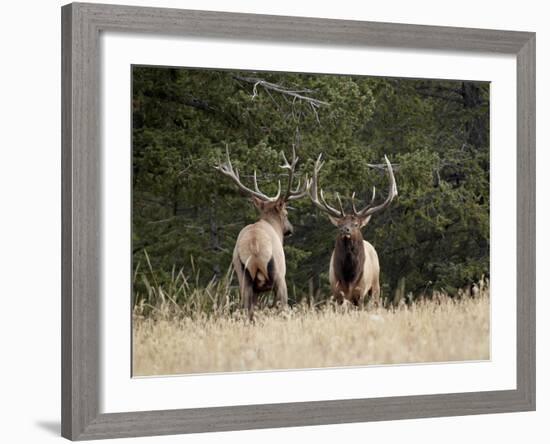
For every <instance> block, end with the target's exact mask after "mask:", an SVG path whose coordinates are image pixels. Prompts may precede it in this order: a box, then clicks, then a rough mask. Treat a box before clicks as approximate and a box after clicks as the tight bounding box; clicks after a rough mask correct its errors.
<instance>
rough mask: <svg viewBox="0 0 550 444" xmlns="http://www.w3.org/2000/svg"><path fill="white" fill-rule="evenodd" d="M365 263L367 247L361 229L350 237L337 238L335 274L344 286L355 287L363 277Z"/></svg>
mask: <svg viewBox="0 0 550 444" xmlns="http://www.w3.org/2000/svg"><path fill="white" fill-rule="evenodd" d="M364 264H365V248H364V247H363V236H362V235H361V231H360V230H357V231H355V232H354V233H353V234H352V235H351V237H350V238H348V239H346V238H345V237H343V236H338V237H337V238H336V246H335V247H334V274H335V276H336V279H337V281H338V282H340V284H341V285H342V286H344V287H347V288H346V289H345V290H347V289H349V288H353V287H354V286H355V284H356V283H357V282H358V281H359V280H360V279H361V276H362V274H363V266H364Z"/></svg>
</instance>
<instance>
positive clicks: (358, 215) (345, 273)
mask: <svg viewBox="0 0 550 444" xmlns="http://www.w3.org/2000/svg"><path fill="white" fill-rule="evenodd" d="M321 157H322V155H319V157H318V159H317V161H316V162H315V166H314V169H313V177H312V179H311V181H310V186H309V195H310V198H311V201H312V202H313V204H314V205H315V206H316V207H317V208H319V209H320V210H321V211H323V212H325V213H327V214H328V217H329V219H330V221H331V222H332V223H333V224H334V225H335V226H336V227H337V228H338V234H337V236H336V244H335V246H334V250H333V252H332V256H331V258H330V269H329V280H330V287H331V291H332V294H333V296H334V298H335V299H336V301H338V302H339V303H342V302H343V301H344V300H347V301H349V302H351V303H352V304H354V305H356V306H357V305H359V304H361V303H363V301H364V299H365V296H366V295H367V293H369V292H370V296H371V298H372V300H373V301H374V302H375V303H376V304H378V303H379V299H380V264H379V262H378V254H377V253H376V250H375V249H374V247H373V246H372V245H371V244H370V243H369V242H367V241H366V240H363V235H362V233H361V229H362V228H363V227H364V226H365V225H367V223H368V222H369V220H370V218H371V217H372V215H373V214H374V213H376V212H378V211H380V210H383V209H384V208H387V207H388V206H389V205H390V203H391V201H392V200H393V199H394V197H395V196H397V185H396V183H395V177H394V175H393V170H392V166H391V163H390V161H389V160H388V158H387V157H386V156H384V158H385V160H386V164H387V171H388V177H389V192H388V196H387V197H386V200H385V201H384V202H382V203H381V204H379V205H376V206H373V203H374V199H375V196H376V188H374V187H373V192H372V198H371V201H370V204H368V205H367V206H365V207H364V208H363V209H361V210H360V211H357V209H356V208H355V193H353V194H352V196H351V203H352V213H351V214H350V213H346V212H345V211H344V207H343V205H342V201H341V199H340V195H339V194H338V193H336V199H337V201H338V205H339V209H336V208H334V207H332V206H330V205H329V204H328V203H327V202H326V200H325V197H324V195H323V190H322V189H321V190H320V198H319V196H318V192H317V190H318V187H319V171H321V168H322V167H323V164H324V162H323V161H322V160H321Z"/></svg>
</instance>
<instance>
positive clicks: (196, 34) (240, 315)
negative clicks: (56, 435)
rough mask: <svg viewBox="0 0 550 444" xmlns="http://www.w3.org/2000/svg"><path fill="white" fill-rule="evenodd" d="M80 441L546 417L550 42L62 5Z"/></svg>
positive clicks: (66, 386)
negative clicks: (539, 180)
mask: <svg viewBox="0 0 550 444" xmlns="http://www.w3.org/2000/svg"><path fill="white" fill-rule="evenodd" d="M62 58H63V63H62V76H63V89H62V101H63V107H62V108H63V115H62V140H63V146H62V162H63V165H62V173H63V177H62V198H63V205H62V210H63V232H62V241H63V245H62V251H63V264H62V265H63V268H62V269H63V276H62V284H63V287H62V288H63V294H62V434H63V436H65V437H67V438H69V439H75V440H76V439H78V440H82V439H98V438H115V437H130V436H144V435H156V434H158V435H161V434H171V433H195V432H211V431H226V430H242V429H253V428H269V427H290V426H301V425H318V424H331V423H348V422H362V421H378V420H390V419H402V418H421V417H435V416H450V415H469V414H480V413H497V412H511V411H527V410H534V409H535V35H534V34H533V33H527V32H515V31H496V30H480V29H468V28H449V27H432V26H420V25H404V24H389V23H372V22H358V21H342V20H329V19H315V18H304V17H283V16H264V15H251V14H238V13H220V12H206V11H189V10H174V9H159V8H142V7H129V6H117V5H100V4H85V3H76V4H69V5H66V6H64V7H63V8H62Z"/></svg>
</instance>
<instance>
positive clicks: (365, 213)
mask: <svg viewBox="0 0 550 444" xmlns="http://www.w3.org/2000/svg"><path fill="white" fill-rule="evenodd" d="M321 158H322V154H320V155H319V157H318V158H317V160H316V161H315V166H314V168H313V177H312V179H311V181H310V184H309V196H310V198H311V201H312V202H313V204H314V205H315V206H316V207H317V208H319V209H320V210H321V211H323V212H325V213H327V214H328V217H329V219H330V221H331V222H332V223H333V224H334V225H335V226H336V227H337V228H338V236H339V239H341V240H346V241H350V240H351V241H357V240H362V239H363V236H362V234H361V228H363V227H364V226H365V225H367V224H368V223H369V221H370V218H371V217H372V215H373V214H374V213H376V212H378V211H380V210H383V209H384V208H387V207H388V206H389V205H390V203H391V201H392V200H393V199H394V198H395V196H397V185H396V183H395V177H394V175H393V169H392V166H391V163H390V161H389V160H388V158H387V157H386V156H384V159H385V160H386V165H387V170H388V177H389V191H388V196H387V197H386V200H385V201H384V202H382V203H381V204H379V205H373V204H374V199H375V196H376V188H375V187H373V188H372V197H371V200H370V203H369V204H367V205H366V206H365V207H364V208H363V209H361V210H359V211H358V210H357V208H356V207H355V192H354V193H353V194H352V195H351V204H352V212H351V213H346V212H345V211H344V207H343V205H342V200H341V199H340V194H339V193H336V200H337V201H338V209H336V208H334V207H332V206H330V205H329V204H328V203H327V202H326V200H325V197H324V195H323V190H322V189H321V190H320V198H319V194H318V188H319V172H320V171H321V168H322V167H323V165H324V161H322V160H321Z"/></svg>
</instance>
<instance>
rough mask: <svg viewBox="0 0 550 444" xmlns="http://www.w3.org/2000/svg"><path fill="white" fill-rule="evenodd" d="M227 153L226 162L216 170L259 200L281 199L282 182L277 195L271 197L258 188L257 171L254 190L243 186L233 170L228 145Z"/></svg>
mask: <svg viewBox="0 0 550 444" xmlns="http://www.w3.org/2000/svg"><path fill="white" fill-rule="evenodd" d="M225 153H226V161H225V162H224V163H220V164H219V165H217V166H215V167H214V168H215V169H217V170H218V171H219V172H221V173H223V174H225V175H226V176H227V177H229V178H231V179H233V181H234V182H235V183H236V184H237V186H238V187H239V189H240V190H241V191H244V192H245V193H247V194H250V195H252V196H255V197H257V198H258V199H261V200H263V201H264V202H275V201H277V200H278V199H279V198H280V197H281V181H279V188H278V191H277V194H276V195H275V196H274V197H269V196H267V195H266V194H264V193H262V192H261V191H260V189H259V188H258V180H257V179H256V170H254V190H251V189H250V188H248V187H246V186H245V185H243V184H242V182H241V179H240V178H239V171H238V170H235V169H233V165H232V164H231V159H230V158H229V148H228V147H227V145H226V147H225Z"/></svg>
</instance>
